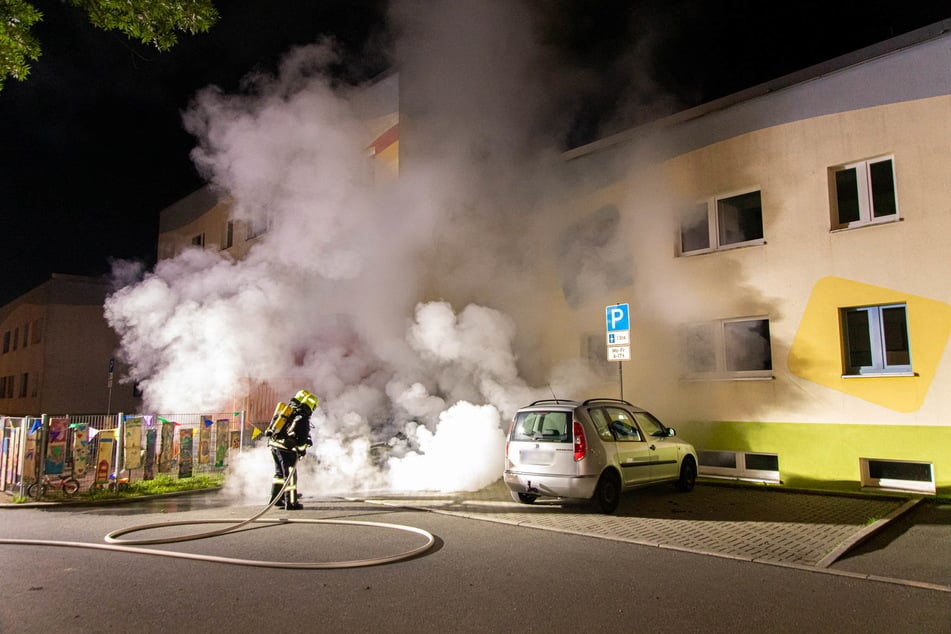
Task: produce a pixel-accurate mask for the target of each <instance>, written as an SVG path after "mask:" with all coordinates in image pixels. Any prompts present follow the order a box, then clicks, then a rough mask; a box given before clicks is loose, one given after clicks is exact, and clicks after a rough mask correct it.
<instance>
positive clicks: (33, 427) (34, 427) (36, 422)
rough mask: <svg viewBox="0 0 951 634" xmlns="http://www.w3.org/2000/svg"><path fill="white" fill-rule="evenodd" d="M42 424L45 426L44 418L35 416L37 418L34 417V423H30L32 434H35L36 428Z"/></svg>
mask: <svg viewBox="0 0 951 634" xmlns="http://www.w3.org/2000/svg"><path fill="white" fill-rule="evenodd" d="M42 426H43V420H42V419H40V418H35V419H33V424H32V425H30V435H33V434H35V433H36V430H38V429H39V428H40V427H42Z"/></svg>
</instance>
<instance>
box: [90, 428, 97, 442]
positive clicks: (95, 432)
mask: <svg viewBox="0 0 951 634" xmlns="http://www.w3.org/2000/svg"><path fill="white" fill-rule="evenodd" d="M98 433H99V430H98V429H96V428H95V427H90V428H89V440H92V439H93V438H95V437H96V434H98Z"/></svg>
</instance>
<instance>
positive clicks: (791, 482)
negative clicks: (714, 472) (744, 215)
mask: <svg viewBox="0 0 951 634" xmlns="http://www.w3.org/2000/svg"><path fill="white" fill-rule="evenodd" d="M677 435H678V436H682V437H683V438H684V439H685V440H687V441H689V442H691V443H693V445H694V447H696V449H697V451H704V450H720V451H753V452H762V453H773V454H777V455H778V456H779V474H780V479H781V480H782V483H783V484H784V485H786V486H790V487H797V488H812V489H828V490H837V491H859V490H861V474H860V467H859V460H860V459H861V458H873V459H882V460H907V461H916V462H930V463H931V464H932V465H933V466H934V477H935V486H936V488H937V495H938V496H940V497H948V496H951V427H946V426H941V427H939V426H934V427H932V426H921V425H915V426H910V425H909V426H905V425H857V424H847V425H846V424H841V425H829V424H820V423H761V422H753V423H750V422H711V423H706V422H694V423H683V424H681V425H680V426H679V428H678V430H677Z"/></svg>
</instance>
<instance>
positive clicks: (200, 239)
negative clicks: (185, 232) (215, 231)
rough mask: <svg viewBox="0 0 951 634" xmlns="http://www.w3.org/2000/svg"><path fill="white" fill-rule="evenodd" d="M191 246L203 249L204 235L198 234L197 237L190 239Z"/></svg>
mask: <svg viewBox="0 0 951 634" xmlns="http://www.w3.org/2000/svg"><path fill="white" fill-rule="evenodd" d="M192 246H195V247H204V246H205V234H204V233H199V234H198V235H197V236H194V237H192Z"/></svg>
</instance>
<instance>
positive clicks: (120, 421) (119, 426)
mask: <svg viewBox="0 0 951 634" xmlns="http://www.w3.org/2000/svg"><path fill="white" fill-rule="evenodd" d="M116 419H117V420H116V491H118V490H119V474H120V473H121V472H122V467H123V463H124V462H125V460H123V458H124V456H123V453H124V450H125V414H123V413H122V412H119V413H118V414H116Z"/></svg>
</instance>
